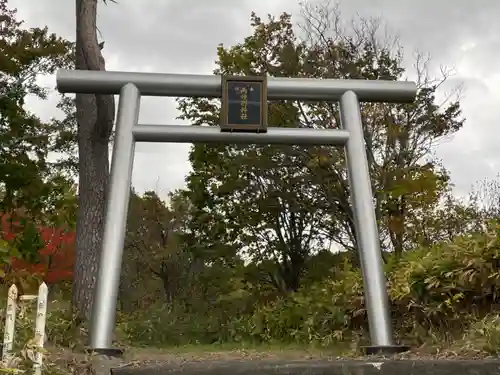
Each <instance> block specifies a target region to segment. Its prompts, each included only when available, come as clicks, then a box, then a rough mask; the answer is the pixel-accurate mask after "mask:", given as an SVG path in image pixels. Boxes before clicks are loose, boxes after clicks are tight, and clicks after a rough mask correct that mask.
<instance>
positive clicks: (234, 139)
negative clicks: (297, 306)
mask: <svg viewBox="0 0 500 375" xmlns="http://www.w3.org/2000/svg"><path fill="white" fill-rule="evenodd" d="M57 88H58V90H59V92H61V93H80V94H112V95H116V94H119V95H120V96H119V105H118V114H117V118H116V137H115V143H114V148H113V158H112V164H111V171H110V186H109V193H108V197H109V198H108V204H107V211H106V221H105V228H104V239H103V245H102V253H101V259H100V264H99V273H98V276H97V284H96V290H95V293H94V303H93V312H92V322H91V330H90V346H91V348H92V349H94V350H96V351H101V352H107V351H108V352H110V351H111V352H112V351H113V348H112V337H113V331H114V327H115V317H116V303H117V295H118V286H119V281H120V273H121V267H122V254H123V246H124V237H125V230H126V220H127V211H128V203H129V195H130V187H131V178H132V167H133V161H134V149H135V143H136V142H183V143H195V142H198V143H238V144H281V145H285V144H287V145H304V146H312V145H332V146H344V147H345V150H346V153H347V155H346V156H347V167H348V172H349V180H350V186H351V194H352V204H353V209H354V214H355V221H356V236H357V242H358V251H359V256H360V260H361V269H362V274H363V280H364V291H365V301H366V308H367V312H368V322H369V327H370V338H371V344H372V346H371V347H369V348H368V349H367V351H368V352H369V353H370V352H372V353H373V352H395V351H396V352H397V351H401V350H404V348H403V347H399V346H396V345H394V341H393V335H392V324H391V316H390V309H389V300H388V295H387V289H386V280H385V275H384V271H383V261H382V254H381V250H380V240H379V233H378V228H377V223H376V218H375V211H374V206H373V195H372V189H371V183H370V176H369V170H368V162H367V158H366V149H365V144H364V137H363V129H362V123H361V114H360V107H359V102H360V101H366V102H391V103H411V102H413V101H414V99H415V96H416V93H417V86H416V84H415V83H413V82H401V81H399V82H398V81H379V80H377V81H374V80H373V81H372V80H337V79H313V78H268V80H267V99H269V100H309V101H339V102H340V117H341V125H342V129H329V130H327V129H302V128H293V129H290V128H272V127H271V128H268V130H267V132H265V133H247V132H221V131H220V129H217V128H216V127H200V126H181V125H143V124H138V117H139V107H140V98H141V96H165V97H208V98H220V97H221V95H222V88H221V77H220V76H215V75H186V74H159V73H132V72H112V71H109V72H105V71H84V70H59V71H58V73H57Z"/></svg>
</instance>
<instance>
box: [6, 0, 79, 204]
mask: <svg viewBox="0 0 500 375" xmlns="http://www.w3.org/2000/svg"><path fill="white" fill-rule="evenodd" d="M0 18H1V19H2V22H3V28H2V38H1V40H0V52H1V53H0V56H1V57H0V71H1V72H2V77H0V94H1V95H0V143H1V145H2V146H1V147H0V175H1V176H2V177H1V179H0V197H1V200H0V210H1V211H3V212H7V211H8V210H9V209H11V208H15V207H24V208H26V209H28V210H32V211H33V212H34V213H40V212H41V210H42V207H43V204H44V199H45V198H46V197H47V194H48V193H50V189H47V184H48V180H49V179H50V170H49V162H48V161H47V156H48V153H49V152H50V151H58V150H56V148H55V147H53V142H52V138H53V137H54V134H55V131H56V130H55V129H54V127H53V126H52V124H50V123H44V122H42V121H40V119H39V118H38V117H36V116H35V115H33V114H32V113H29V112H28V111H27V110H26V109H25V108H24V103H25V98H26V97H27V96H28V95H35V96H37V97H38V98H40V99H45V98H46V96H47V92H48V91H47V88H44V87H41V86H39V85H38V83H37V81H36V79H37V77H38V76H39V75H44V74H52V73H54V72H55V70H56V69H57V68H61V67H69V66H71V65H72V57H73V44H72V43H70V42H68V41H66V40H64V39H62V38H59V37H57V36H56V35H54V34H50V33H49V31H48V29H47V28H46V27H45V28H31V29H29V30H28V29H24V28H23V27H22V24H23V22H22V21H18V20H17V19H16V11H15V10H11V9H9V8H8V4H7V1H6V0H1V1H0ZM49 185H50V184H49Z"/></svg>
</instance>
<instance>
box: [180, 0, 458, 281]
mask: <svg viewBox="0 0 500 375" xmlns="http://www.w3.org/2000/svg"><path fill="white" fill-rule="evenodd" d="M321 9H323V10H321ZM303 13H304V24H303V27H302V31H303V32H302V37H301V38H299V35H298V34H296V33H295V31H294V28H293V24H292V21H291V17H290V15H288V14H282V15H281V16H280V17H279V18H274V17H271V16H269V18H268V20H267V22H264V21H262V20H261V19H260V18H259V17H257V16H256V15H255V14H252V17H251V22H252V27H253V28H254V32H253V34H252V35H250V36H249V37H247V38H245V40H244V41H243V42H242V43H239V44H237V45H235V46H232V47H229V48H225V47H224V46H222V45H221V46H219V48H218V51H217V52H218V61H217V69H216V70H215V71H214V73H215V74H236V75H260V74H267V75H270V76H275V77H290V76H294V77H297V76H299V77H315V78H348V79H385V80H397V79H402V78H403V74H404V69H403V68H402V65H401V61H402V51H401V49H399V48H397V46H394V45H392V44H390V43H388V42H387V41H386V43H385V44H384V43H381V42H380V41H379V40H378V39H377V38H375V35H376V32H377V27H378V25H376V24H367V23H363V22H361V23H360V26H359V27H358V28H357V29H356V30H354V31H355V32H351V33H346V32H343V31H342V30H340V29H339V28H336V26H335V25H338V24H339V22H338V21H340V18H339V15H338V14H337V13H336V12H335V9H330V8H328V7H326V6H325V7H324V8H314V9H311V8H308V7H307V6H305V7H304V8H303ZM419 61H420V62H421V60H419ZM417 73H418V77H419V86H420V90H419V94H418V98H417V100H416V101H415V103H414V104H411V105H393V104H380V103H376V104H373V103H370V104H366V103H365V104H363V105H362V116H363V120H364V125H365V139H366V145H367V151H368V155H369V165H370V172H371V176H372V180H373V191H374V199H375V202H376V212H377V216H378V220H379V224H380V226H381V228H382V233H381V235H382V241H383V244H384V245H385V246H386V247H387V248H392V249H393V250H395V251H396V252H397V253H398V254H399V253H401V252H402V251H403V250H404V249H405V248H407V247H408V243H407V242H408V238H407V237H405V235H404V234H405V230H406V226H407V223H406V220H407V217H408V216H409V215H411V212H412V210H415V209H417V208H421V207H423V206H433V205H436V204H437V203H438V202H439V199H440V197H441V195H442V194H441V191H443V190H445V187H446V186H447V181H448V177H447V175H446V173H443V172H442V169H441V168H440V167H439V166H438V165H437V163H436V162H432V161H430V162H424V161H423V158H424V156H426V155H427V154H428V153H429V151H430V148H431V146H432V145H433V143H434V142H436V141H437V140H438V139H439V138H440V137H442V136H445V135H447V134H450V133H453V132H454V131H456V130H458V129H459V128H460V127H461V125H462V122H463V119H462V118H461V116H460V107H459V103H458V101H451V102H449V103H447V104H446V105H445V106H443V107H439V106H438V105H436V104H435V93H436V90H437V89H438V87H439V84H440V83H441V82H442V81H439V82H437V81H432V80H430V79H429V78H428V77H427V76H426V73H427V72H426V70H425V67H423V68H421V69H420V68H419V69H417ZM179 109H180V111H181V113H182V114H181V116H180V117H181V118H182V119H184V120H188V121H190V122H191V123H192V124H193V125H194V126H198V125H201V124H208V125H211V126H217V125H218V123H219V110H220V103H219V101H218V100H208V99H204V98H194V99H193V98H189V99H184V100H180V101H179ZM269 124H270V125H271V126H299V127H306V128H337V127H339V126H340V121H339V116H338V106H337V105H336V104H335V103H327V102H298V101H270V102H269ZM190 158H191V159H190V160H191V163H192V166H193V172H192V173H191V174H190V175H189V177H188V186H189V189H190V192H191V195H192V201H193V202H195V205H196V206H197V208H198V209H199V210H200V211H202V212H204V213H205V215H208V216H212V217H213V218H214V220H216V221H217V222H218V224H219V225H221V226H223V227H224V230H225V231H226V235H225V236H219V238H218V239H214V242H216V241H219V242H223V241H226V243H228V242H232V243H236V244H237V245H238V247H239V250H240V251H245V252H247V255H248V256H249V257H251V258H252V259H254V260H256V261H263V260H265V259H274V261H275V265H276V274H277V277H278V279H279V280H280V282H281V286H280V288H284V289H286V290H295V289H297V287H298V286H299V285H300V277H301V275H302V274H303V272H304V270H305V265H306V262H307V260H308V258H309V257H310V256H311V255H312V254H314V253H315V252H317V251H319V250H321V249H322V247H323V243H324V242H325V241H327V240H328V241H334V242H335V243H337V244H338V245H340V246H342V247H344V248H347V249H352V248H355V247H356V244H355V230H354V219H353V212H352V209H351V207H350V196H349V186H348V178H347V173H346V168H345V162H344V155H343V151H342V150H338V149H331V148H327V147H316V148H309V149H304V148H301V147H292V146H290V147H271V146H268V147H256V146H245V147H241V146H234V145H227V146H225V145H217V146H213V145H195V146H194V147H193V149H192V152H191V157H190ZM207 229H210V230H212V229H213V226H212V227H210V226H208V227H207ZM227 233H232V235H231V236H229V238H228V234H227Z"/></svg>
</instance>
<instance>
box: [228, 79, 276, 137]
mask: <svg viewBox="0 0 500 375" xmlns="http://www.w3.org/2000/svg"><path fill="white" fill-rule="evenodd" d="M266 83H267V80H266V77H265V76H263V77H242V76H223V77H222V113H221V130H222V131H248V132H266V131H267V85H266Z"/></svg>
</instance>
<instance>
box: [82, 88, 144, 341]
mask: <svg viewBox="0 0 500 375" xmlns="http://www.w3.org/2000/svg"><path fill="white" fill-rule="evenodd" d="M139 106H140V92H139V90H138V89H137V87H136V86H135V85H133V84H127V85H125V86H123V88H122V89H121V91H120V100H119V104H118V114H117V119H116V135H115V142H114V147H113V159H112V162H111V171H110V184H109V191H108V200H107V208H106V221H105V226H104V238H103V242H102V249H101V260H100V263H99V273H98V276H97V282H96V289H95V297H94V303H93V311H92V324H91V327H90V346H91V348H93V349H110V348H111V344H112V338H113V331H114V328H115V315H116V300H117V297H118V287H119V283H120V273H121V267H122V255H123V245H124V238H125V231H126V225H127V211H128V203H129V198H130V187H131V182H132V167H133V163H134V149H135V141H134V139H133V135H132V128H133V127H134V126H135V125H136V124H137V121H138V119H139Z"/></svg>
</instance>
